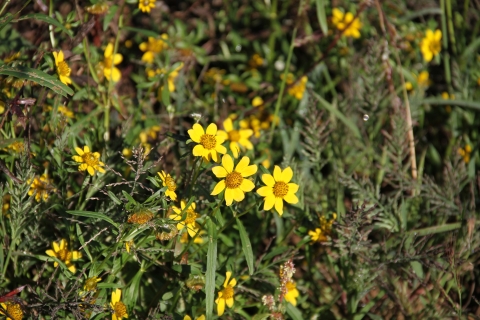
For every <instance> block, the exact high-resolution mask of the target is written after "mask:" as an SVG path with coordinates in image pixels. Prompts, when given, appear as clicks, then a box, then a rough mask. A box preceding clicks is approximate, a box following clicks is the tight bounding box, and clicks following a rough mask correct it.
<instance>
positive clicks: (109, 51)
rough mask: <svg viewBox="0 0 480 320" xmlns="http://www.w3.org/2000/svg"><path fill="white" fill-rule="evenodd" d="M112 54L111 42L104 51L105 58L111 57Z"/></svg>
mask: <svg viewBox="0 0 480 320" xmlns="http://www.w3.org/2000/svg"><path fill="white" fill-rule="evenodd" d="M112 54H113V44H111V43H109V44H108V45H107V47H106V48H105V52H104V53H103V56H104V57H105V58H110V57H111V56H112Z"/></svg>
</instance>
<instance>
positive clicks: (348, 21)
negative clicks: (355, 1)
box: [332, 8, 362, 38]
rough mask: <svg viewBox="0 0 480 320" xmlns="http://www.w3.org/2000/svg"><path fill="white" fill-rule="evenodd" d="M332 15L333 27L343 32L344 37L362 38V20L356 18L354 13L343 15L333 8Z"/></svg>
mask: <svg viewBox="0 0 480 320" xmlns="http://www.w3.org/2000/svg"><path fill="white" fill-rule="evenodd" d="M332 14H333V17H332V23H333V25H334V26H335V27H336V28H337V29H338V30H340V31H343V35H344V36H346V37H353V38H360V29H361V28H362V23H361V22H360V20H358V18H355V16H354V15H353V13H351V12H347V13H343V12H342V11H341V10H340V9H338V8H333V11H332ZM354 18H355V19H354ZM352 20H353V22H352ZM347 26H348V27H347Z"/></svg>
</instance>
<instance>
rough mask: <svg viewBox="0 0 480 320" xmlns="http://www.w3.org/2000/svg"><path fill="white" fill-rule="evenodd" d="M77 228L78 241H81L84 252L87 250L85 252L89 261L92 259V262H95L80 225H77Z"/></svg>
mask: <svg viewBox="0 0 480 320" xmlns="http://www.w3.org/2000/svg"><path fill="white" fill-rule="evenodd" d="M75 226H76V228H77V238H78V241H80V244H81V245H82V247H83V250H85V252H86V253H87V256H88V259H90V261H93V257H92V254H91V253H90V250H88V246H86V245H85V240H84V239H83V234H82V229H81V228H80V224H78V223H77V224H75Z"/></svg>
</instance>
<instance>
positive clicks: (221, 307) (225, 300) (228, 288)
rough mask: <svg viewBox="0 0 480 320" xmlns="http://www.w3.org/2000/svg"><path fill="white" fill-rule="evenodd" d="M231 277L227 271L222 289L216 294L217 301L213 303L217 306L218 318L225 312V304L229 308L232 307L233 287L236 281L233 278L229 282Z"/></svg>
mask: <svg viewBox="0 0 480 320" xmlns="http://www.w3.org/2000/svg"><path fill="white" fill-rule="evenodd" d="M231 276H232V273H231V272H230V271H227V273H226V278H225V282H224V283H223V288H224V289H223V290H220V291H219V292H218V298H217V300H215V303H216V304H217V313H218V316H219V317H221V316H222V315H223V313H224V312H225V304H226V305H227V307H229V308H231V307H233V302H234V291H233V287H235V285H236V284H237V280H236V279H235V278H232V280H230V277H231Z"/></svg>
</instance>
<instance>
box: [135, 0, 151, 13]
mask: <svg viewBox="0 0 480 320" xmlns="http://www.w3.org/2000/svg"><path fill="white" fill-rule="evenodd" d="M153 8H155V0H138V9H140V11H142V12H147V13H150V10H152V9H153Z"/></svg>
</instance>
